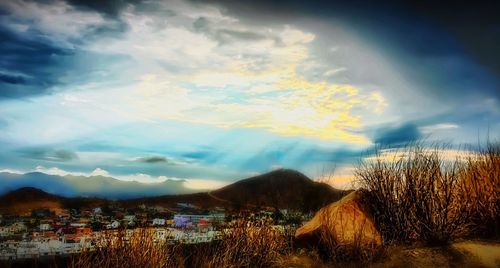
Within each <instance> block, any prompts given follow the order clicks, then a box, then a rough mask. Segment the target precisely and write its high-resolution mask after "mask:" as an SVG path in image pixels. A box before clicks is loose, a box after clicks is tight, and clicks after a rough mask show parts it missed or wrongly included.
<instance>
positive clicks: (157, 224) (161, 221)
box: [153, 218, 165, 226]
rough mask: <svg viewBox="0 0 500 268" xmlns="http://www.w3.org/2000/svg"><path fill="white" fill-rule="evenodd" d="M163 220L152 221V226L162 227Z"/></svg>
mask: <svg viewBox="0 0 500 268" xmlns="http://www.w3.org/2000/svg"><path fill="white" fill-rule="evenodd" d="M164 225H165V219H160V218H155V219H153V226H164Z"/></svg>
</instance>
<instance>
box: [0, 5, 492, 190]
mask: <svg viewBox="0 0 500 268" xmlns="http://www.w3.org/2000/svg"><path fill="white" fill-rule="evenodd" d="M433 2H436V1H404V3H399V4H390V3H389V2H378V3H377V4H375V3H374V2H371V4H366V3H362V2H360V1H298V0H296V1H229V0H227V1H224V0H222V1H193V0H190V1H184V0H175V1H154V0H149V1H138V0H116V1H84V0H66V1H64V0H39V1H28V0H9V1H7V0H0V55H1V57H0V148H2V149H1V150H0V170H2V171H6V172H11V173H26V172H33V171H38V172H43V173H47V174H53V175H62V176H64V175H83V176H96V175H102V176H110V177H113V178H117V179H120V180H125V181H139V182H143V183H154V182H162V181H165V180H168V179H173V180H183V181H185V183H186V186H187V187H189V188H192V189H209V188H217V187H219V186H222V185H225V184H227V183H230V182H233V181H236V180H238V179H242V178H246V177H249V176H252V175H256V174H262V173H264V172H268V171H270V170H273V169H277V168H290V169H296V170H298V171H301V172H303V173H304V174H306V175H308V176H310V177H311V178H320V177H322V176H329V175H330V174H332V173H333V172H334V176H337V177H338V178H339V182H343V181H344V179H345V178H346V177H350V174H351V172H352V168H353V166H355V164H356V163H358V162H359V161H360V160H361V159H364V158H369V157H371V156H372V154H373V150H374V148H381V147H383V148H391V149H395V148H399V147H401V146H404V145H405V144H407V143H408V142H412V141H415V140H420V139H425V140H426V141H432V142H435V141H438V142H446V143H449V144H452V145H454V146H459V145H465V144H469V145H477V144H478V143H481V142H484V141H486V140H487V139H490V140H496V139H498V138H500V134H499V133H500V49H498V47H499V45H500V22H499V19H498V16H497V14H495V10H498V9H495V6H493V5H494V4H488V3H487V2H474V3H472V2H470V1H463V2H462V1H453V2H450V3H448V2H446V1H439V3H433Z"/></svg>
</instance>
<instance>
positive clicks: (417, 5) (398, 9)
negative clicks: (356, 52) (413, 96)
mask: <svg viewBox="0 0 500 268" xmlns="http://www.w3.org/2000/svg"><path fill="white" fill-rule="evenodd" d="M192 1H193V2H200V3H201V2H203V3H206V2H207V1H200V0H192ZM208 2H210V3H213V4H217V5H220V6H222V7H224V8H225V9H226V10H227V12H228V13H230V14H234V15H235V16H237V17H241V18H242V19H246V20H248V21H252V22H253V23H262V24H266V23H274V22H278V21H296V22H300V20H301V18H316V19H322V20H325V21H330V23H332V25H337V26H338V25H343V26H346V27H347V29H348V30H349V31H350V32H351V33H353V34H355V35H358V36H359V37H360V38H361V39H362V40H363V39H364V40H367V41H368V42H369V43H370V45H371V46H372V48H374V49H376V50H377V52H378V53H380V54H381V55H383V56H384V57H385V58H387V59H393V62H394V64H395V66H396V67H397V69H399V70H401V75H402V76H403V77H404V78H405V79H407V80H409V81H412V82H414V83H415V84H417V86H418V87H419V90H421V91H423V92H425V94H428V95H430V96H434V97H435V98H443V101H445V102H466V101H468V98H469V97H471V96H474V97H477V96H480V97H481V96H483V97H495V98H497V99H500V90H498V88H500V81H499V79H498V77H499V76H500V50H499V49H497V47H498V44H499V43H500V19H499V17H498V16H497V14H496V13H497V10H498V8H499V7H500V4H498V3H494V2H493V1H479V2H477V1H475V2H471V1H399V2H398V1H344V0H333V1H299V0H296V1H286V0H277V1H265V0H257V1H251V3H250V2H247V1H231V0H210V1H208ZM310 30H314V29H310ZM320 37H321V36H320ZM344 75H347V76H349V75H351V76H352V75H353V74H352V72H347V73H346V74H344ZM363 75H365V76H366V75H370V74H366V73H364V74H363ZM349 79H359V78H357V77H348V80H349ZM362 79H364V78H362Z"/></svg>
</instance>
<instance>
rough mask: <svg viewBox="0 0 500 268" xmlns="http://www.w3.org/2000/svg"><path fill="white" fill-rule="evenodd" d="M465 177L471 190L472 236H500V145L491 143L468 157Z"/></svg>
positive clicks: (469, 196)
mask: <svg viewBox="0 0 500 268" xmlns="http://www.w3.org/2000/svg"><path fill="white" fill-rule="evenodd" d="M463 178H464V181H465V184H466V187H467V190H468V195H467V198H468V199H469V200H468V204H469V205H470V207H469V209H470V215H471V227H472V234H473V235H477V236H480V237H487V238H492V237H496V238H498V237H500V144H499V143H489V144H488V145H487V147H486V148H485V149H483V150H481V151H479V153H477V154H476V155H473V156H470V157H468V159H467V167H466V168H465V170H464V174H463Z"/></svg>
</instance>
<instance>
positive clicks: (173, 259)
mask: <svg viewBox="0 0 500 268" xmlns="http://www.w3.org/2000/svg"><path fill="white" fill-rule="evenodd" d="M125 237H126V236H125V235H124V232H123V231H121V232H118V234H109V235H108V236H107V237H106V238H103V239H102V241H101V242H100V243H99V244H98V245H97V247H96V249H95V250H94V251H90V252H85V253H82V254H79V255H78V256H75V257H73V258H72V259H71V260H70V264H69V266H70V267H75V268H76V267H138V268H139V267H140V268H145V267H269V266H274V265H276V264H277V263H278V261H279V259H280V258H281V257H282V256H284V255H286V254H288V253H289V252H290V250H291V245H290V243H289V241H290V240H289V239H288V238H287V236H285V234H284V233H283V232H282V231H280V230H278V229H275V228H274V227H273V226H271V225H269V224H264V225H254V224H252V223H250V222H241V223H240V224H238V225H237V226H234V227H233V228H230V229H226V230H224V231H222V233H221V237H220V240H217V241H214V242H211V243H200V244H195V245H183V244H174V245H172V244H168V243H166V241H162V240H157V239H155V234H154V230H152V229H143V230H140V231H138V232H134V234H133V235H132V236H131V237H130V238H129V239H126V238H125Z"/></svg>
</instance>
